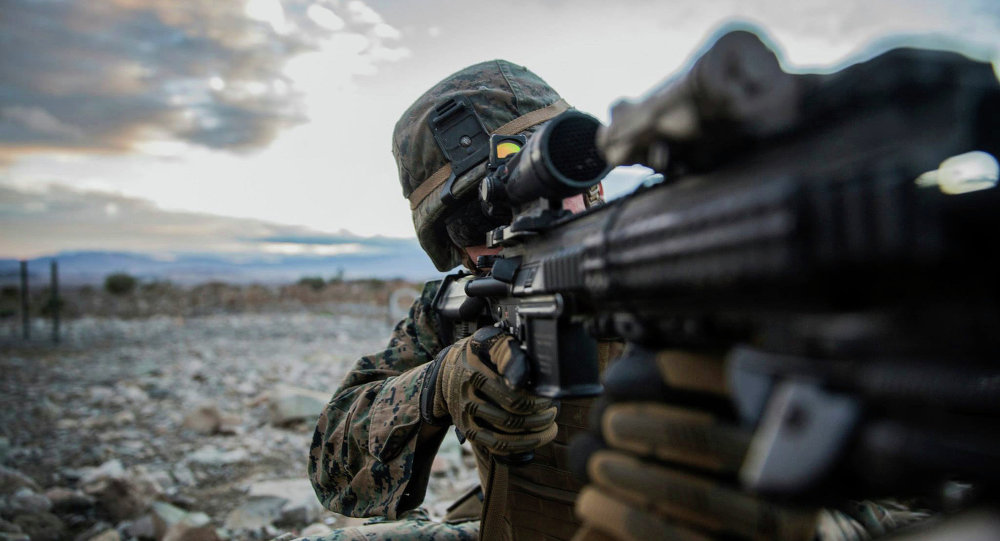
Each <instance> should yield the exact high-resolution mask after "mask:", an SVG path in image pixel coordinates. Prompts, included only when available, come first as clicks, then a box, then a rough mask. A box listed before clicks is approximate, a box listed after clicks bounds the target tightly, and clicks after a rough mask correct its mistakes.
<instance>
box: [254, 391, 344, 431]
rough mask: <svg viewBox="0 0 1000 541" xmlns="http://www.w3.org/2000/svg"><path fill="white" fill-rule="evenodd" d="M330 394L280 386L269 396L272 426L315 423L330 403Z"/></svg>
mask: <svg viewBox="0 0 1000 541" xmlns="http://www.w3.org/2000/svg"><path fill="white" fill-rule="evenodd" d="M330 396H331V395H330V393H324V392H319V391H313V390H311V389H303V388H301V387H293V386H291V385H278V386H277V387H275V388H274V390H272V391H271V392H270V394H269V395H268V410H269V412H270V415H271V424H273V425H276V426H281V425H286V424H290V423H294V422H298V421H310V422H312V421H315V420H316V418H317V417H319V414H320V413H321V412H322V411H323V408H324V407H326V404H327V402H329V401H330Z"/></svg>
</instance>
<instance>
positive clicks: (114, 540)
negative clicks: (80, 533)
mask: <svg viewBox="0 0 1000 541" xmlns="http://www.w3.org/2000/svg"><path fill="white" fill-rule="evenodd" d="M121 539H122V537H121V535H120V534H119V533H118V530H116V529H114V528H109V529H107V530H104V531H103V532H101V533H99V534H97V535H95V536H93V537H91V538H89V539H88V540H87V541H121ZM81 541H83V540H81Z"/></svg>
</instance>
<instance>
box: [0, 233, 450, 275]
mask: <svg viewBox="0 0 1000 541" xmlns="http://www.w3.org/2000/svg"><path fill="white" fill-rule="evenodd" d="M373 240H376V239H373ZM376 244H377V246H372V247H367V246H366V249H365V250H362V251H360V252H358V253H345V254H337V255H315V254H309V255H303V254H294V255H284V254H273V253H269V254H261V253H246V254H233V253H222V254H211V253H180V254H169V255H159V254H143V253H134V252H99V251H76V252H62V253H59V254H56V255H53V256H46V257H39V258H35V259H31V260H29V261H28V269H29V275H30V280H31V283H32V284H48V282H49V267H50V262H51V261H52V260H53V259H55V260H57V261H58V264H59V279H60V283H61V284H65V285H84V284H100V283H102V282H103V281H104V278H105V277H106V276H107V275H108V274H111V273H115V272H126V273H128V274H131V275H133V276H135V277H137V278H140V279H143V280H167V281H170V282H173V283H177V284H197V283H204V282H211V281H224V282H229V283H239V284H246V283H265V284H274V283H289V282H294V281H296V280H298V279H299V278H301V277H303V276H321V277H323V278H326V279H329V278H331V277H334V276H342V277H343V278H347V279H351V278H383V279H388V278H405V279H409V280H415V281H420V280H426V279H430V278H433V277H435V276H437V275H439V274H440V273H439V272H438V271H437V270H435V268H434V266H433V265H432V264H431V262H430V259H429V258H428V257H427V255H426V254H424V252H423V251H422V250H421V249H420V246H419V245H418V244H417V241H416V239H386V238H379V239H377V242H376ZM19 273H20V262H19V261H18V260H16V259H0V283H3V284H13V283H17V281H18V279H19Z"/></svg>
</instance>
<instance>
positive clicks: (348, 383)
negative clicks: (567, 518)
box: [309, 281, 478, 539]
mask: <svg viewBox="0 0 1000 541" xmlns="http://www.w3.org/2000/svg"><path fill="white" fill-rule="evenodd" d="M439 285H440V282H436V281H435V282H428V283H427V284H426V285H425V286H424V289H423V292H422V293H421V295H420V298H419V299H417V300H416V301H415V302H414V303H413V306H412V307H411V308H410V312H409V315H408V316H407V317H406V318H405V319H404V320H402V321H400V322H399V324H397V325H396V327H395V329H394V330H393V333H392V337H391V339H390V340H389V344H388V346H387V347H386V349H385V350H384V351H381V352H379V353H375V354H372V355H367V356H365V357H362V358H361V359H360V360H359V361H358V362H357V363H356V364H355V365H354V368H353V369H352V370H351V372H350V373H349V374H348V375H347V378H346V379H345V380H344V382H343V383H342V384H341V386H340V388H339V389H337V391H336V392H335V393H334V395H333V398H332V399H331V400H330V403H329V404H327V406H326V408H325V409H324V411H323V413H322V414H321V415H320V417H319V421H318V422H317V425H316V432H315V434H314V435H313V441H312V448H311V450H310V453H309V477H310V479H311V481H312V483H313V487H314V488H315V490H316V495H317V496H318V497H319V499H320V501H321V502H322V503H323V505H324V506H326V507H327V508H329V509H331V510H334V511H337V512H339V513H342V514H345V515H349V516H355V517H385V518H386V519H388V520H396V519H399V518H410V519H411V520H412V521H413V522H412V524H411V526H412V528H413V529H414V531H416V530H427V529H430V528H432V527H433V524H434V523H428V521H427V520H426V516H424V515H413V514H407V513H406V512H407V511H410V510H412V509H414V508H416V507H417V506H418V505H419V504H420V503H421V502H422V501H423V498H424V491H425V490H426V488H427V480H428V478H429V475H430V465H431V461H432V460H433V458H434V454H435V453H436V452H437V448H438V446H439V445H440V443H441V438H442V437H443V436H444V431H439V435H438V436H437V437H436V438H434V439H433V441H426V442H421V443H422V445H421V447H420V449H419V450H418V448H417V442H418V437H417V436H418V433H419V432H420V428H421V422H420V411H419V401H418V399H419V397H420V391H421V389H422V386H423V385H424V378H425V374H426V372H427V368H428V367H429V366H430V365H429V364H428V363H429V361H431V360H433V359H434V356H435V355H437V353H438V352H439V351H440V350H441V348H442V344H441V342H440V339H439V338H438V329H437V324H436V323H435V321H434V317H433V314H432V310H431V302H432V301H433V299H434V295H435V294H436V293H437V290H438V286H439ZM441 526H442V527H443V528H445V531H448V532H453V533H455V534H456V535H455V538H456V539H465V538H470V539H473V538H475V537H476V533H475V532H476V531H477V529H478V528H476V527H475V525H473V526H472V527H470V526H465V527H464V530H463V529H459V530H456V529H455V527H453V526H448V525H441ZM384 529H385V525H379V527H378V528H376V530H384ZM470 532H471V534H470ZM470 535H471V537H470ZM463 536H464V537H463ZM416 538H419V537H416ZM345 539H350V537H346V538H345Z"/></svg>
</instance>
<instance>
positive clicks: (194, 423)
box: [181, 404, 222, 435]
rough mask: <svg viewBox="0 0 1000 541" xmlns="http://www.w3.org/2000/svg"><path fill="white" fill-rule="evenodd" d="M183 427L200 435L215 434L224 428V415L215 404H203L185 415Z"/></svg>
mask: <svg viewBox="0 0 1000 541" xmlns="http://www.w3.org/2000/svg"><path fill="white" fill-rule="evenodd" d="M181 426H182V427H183V428H186V429H188V430H191V431H194V432H197V433H198V434H205V435H210V434H215V433H217V432H218V431H219V429H220V428H221V427H222V413H220V412H219V408H217V407H216V406H215V405H214V404H202V405H200V406H198V407H197V408H195V409H193V410H191V411H189V412H187V414H186V415H184V421H183V422H182V423H181Z"/></svg>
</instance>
